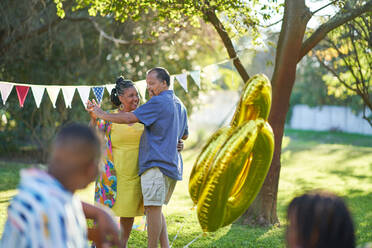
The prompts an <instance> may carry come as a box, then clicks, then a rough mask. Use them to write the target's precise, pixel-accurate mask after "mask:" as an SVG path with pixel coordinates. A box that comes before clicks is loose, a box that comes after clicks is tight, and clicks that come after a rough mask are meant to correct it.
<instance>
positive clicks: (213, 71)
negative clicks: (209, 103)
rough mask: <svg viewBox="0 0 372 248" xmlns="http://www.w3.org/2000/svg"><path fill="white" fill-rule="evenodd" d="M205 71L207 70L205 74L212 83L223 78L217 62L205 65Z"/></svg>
mask: <svg viewBox="0 0 372 248" xmlns="http://www.w3.org/2000/svg"><path fill="white" fill-rule="evenodd" d="M203 72H205V73H204V75H205V76H207V78H208V79H209V80H210V81H211V82H212V83H213V82H215V81H217V80H218V79H220V78H221V74H220V71H219V69H218V65H217V64H213V65H208V66H206V67H204V68H203Z"/></svg>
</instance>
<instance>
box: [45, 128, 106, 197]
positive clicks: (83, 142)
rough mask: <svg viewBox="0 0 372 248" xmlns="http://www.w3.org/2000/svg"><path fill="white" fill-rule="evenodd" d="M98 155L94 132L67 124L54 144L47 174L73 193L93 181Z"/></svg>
mask: <svg viewBox="0 0 372 248" xmlns="http://www.w3.org/2000/svg"><path fill="white" fill-rule="evenodd" d="M100 156H101V142H100V139H99V138H98V136H97V135H96V133H95V132H94V131H93V130H92V129H91V128H89V127H87V126H84V125H81V124H69V125H66V126H64V127H62V129H61V130H60V131H59V132H58V134H57V136H56V138H55V140H54V142H53V145H52V151H51V156H50V162H49V167H48V173H49V174H51V175H52V176H54V177H55V178H56V179H57V180H58V181H59V182H60V183H61V184H62V185H63V186H64V187H65V188H66V189H67V190H69V191H71V192H74V191H75V190H77V189H82V188H85V187H86V186H87V185H88V184H89V183H90V182H92V181H94V180H95V178H96V177H97V175H98V171H99V162H100Z"/></svg>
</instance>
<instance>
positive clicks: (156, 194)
mask: <svg viewBox="0 0 372 248" xmlns="http://www.w3.org/2000/svg"><path fill="white" fill-rule="evenodd" d="M176 182H177V181H176V180H174V179H172V178H169V177H167V176H166V175H164V174H163V173H162V172H161V171H160V169H159V168H158V167H152V168H150V169H148V170H146V171H145V172H144V173H143V174H142V175H141V187H142V195H143V204H144V206H162V205H163V204H168V202H169V200H170V198H171V196H172V194H173V190H174V188H175V186H176Z"/></svg>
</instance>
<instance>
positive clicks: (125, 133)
mask: <svg viewBox="0 0 372 248" xmlns="http://www.w3.org/2000/svg"><path fill="white" fill-rule="evenodd" d="M143 129H144V127H143V125H142V124H140V123H135V124H133V125H127V124H116V123H113V124H112V128H111V142H112V155H113V160H114V167H115V171H116V176H117V196H116V201H115V204H114V206H113V207H112V210H113V211H114V213H115V215H116V216H119V217H135V216H142V215H143V214H144V209H143V199H142V191H141V182H140V177H139V176H138V151H139V142H140V138H141V135H142V133H143Z"/></svg>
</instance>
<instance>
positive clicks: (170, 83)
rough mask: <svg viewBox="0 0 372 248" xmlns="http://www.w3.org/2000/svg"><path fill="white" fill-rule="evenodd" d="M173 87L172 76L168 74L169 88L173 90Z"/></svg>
mask: <svg viewBox="0 0 372 248" xmlns="http://www.w3.org/2000/svg"><path fill="white" fill-rule="evenodd" d="M173 88H174V76H170V80H169V89H170V90H173Z"/></svg>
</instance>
